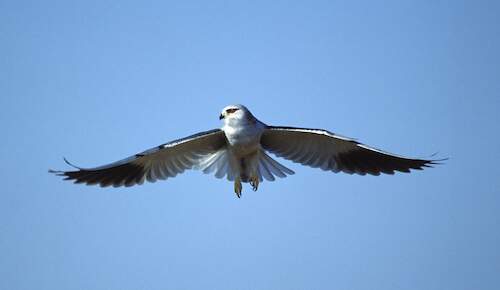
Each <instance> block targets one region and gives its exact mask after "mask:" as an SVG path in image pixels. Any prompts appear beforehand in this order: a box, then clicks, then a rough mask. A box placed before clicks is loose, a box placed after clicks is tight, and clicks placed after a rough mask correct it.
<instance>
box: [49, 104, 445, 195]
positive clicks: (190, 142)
mask: <svg viewBox="0 0 500 290" xmlns="http://www.w3.org/2000/svg"><path fill="white" fill-rule="evenodd" d="M219 119H220V120H222V122H223V125H222V127H221V128H220V129H213V130H209V131H205V132H200V133H197V134H194V135H191V136H188V137H185V138H181V139H178V140H174V141H171V142H168V143H165V144H162V145H159V146H157V147H154V148H152V149H149V150H146V151H143V152H141V153H138V154H135V155H132V156H130V157H128V158H125V159H122V160H119V161H116V162H113V163H110V164H107V165H103V166H99V167H94V168H82V167H78V166H76V165H74V164H72V163H70V162H69V161H68V160H67V159H66V158H64V161H65V162H66V163H67V164H68V165H70V166H72V167H74V168H75V169H76V170H70V171H59V170H49V172H50V173H54V174H56V175H58V176H63V177H64V180H72V181H73V182H74V183H83V184H87V185H100V186H101V187H107V186H113V187H120V186H125V187H129V186H133V185H140V184H143V183H144V182H145V181H148V182H155V181H157V180H164V179H168V178H172V177H175V176H176V175H178V174H180V173H183V172H184V171H186V170H188V169H194V170H201V171H202V172H203V173H205V174H214V175H215V177H217V178H224V177H225V178H226V179H227V180H228V181H232V182H233V183H234V192H235V193H236V197H238V198H240V197H241V194H242V183H249V184H250V185H251V187H252V189H253V191H257V189H258V187H259V184H260V183H261V182H262V181H263V180H267V181H274V180H275V179H276V177H278V178H284V177H286V176H288V175H293V174H294V173H295V172H294V171H293V170H291V169H289V168H287V167H286V166H284V165H282V164H280V163H279V162H278V161H276V160H274V159H273V158H272V157H271V156H269V153H270V154H274V155H275V156H277V157H282V158H284V159H287V160H291V161H293V162H295V163H300V164H302V165H306V166H310V167H313V168H320V169H322V170H325V171H331V172H334V173H338V172H344V173H348V174H359V175H366V174H369V175H380V174H381V173H383V174H394V173H395V172H396V171H399V172H410V170H412V169H413V170H422V169H424V168H426V167H433V165H435V164H441V163H440V161H443V160H445V159H414V158H407V157H403V156H399V155H395V154H392V153H388V152H385V151H382V150H380V149H376V148H374V147H371V146H367V145H365V144H362V143H359V142H358V141H356V140H355V139H351V138H348V137H344V136H341V135H338V134H334V133H332V132H330V131H327V130H323V129H310V128H300V127H287V126H269V125H266V124H265V123H263V122H261V121H259V120H258V119H257V118H256V117H255V116H254V115H253V114H252V113H251V112H250V110H248V109H247V107H245V106H243V105H239V104H238V105H229V106H226V107H225V108H224V109H223V110H222V112H221V114H220V116H219Z"/></svg>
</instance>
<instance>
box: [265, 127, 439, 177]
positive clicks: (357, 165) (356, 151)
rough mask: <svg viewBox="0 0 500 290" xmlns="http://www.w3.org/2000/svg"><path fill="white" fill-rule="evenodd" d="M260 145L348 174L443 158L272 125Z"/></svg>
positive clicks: (406, 166)
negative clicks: (403, 153)
mask: <svg viewBox="0 0 500 290" xmlns="http://www.w3.org/2000/svg"><path fill="white" fill-rule="evenodd" d="M261 145H262V147H263V148H264V149H265V150H267V151H269V152H271V153H274V154H276V155H277V156H279V157H283V158H286V159H289V160H292V161H294V162H298V163H301V164H303V165H308V166H311V167H315V168H321V169H323V170H329V171H333V172H340V171H343V172H346V173H349V174H353V173H357V174H361V175H365V174H367V173H368V174H372V175H379V174H380V173H386V174H394V171H401V172H410V169H417V170H421V169H423V168H424V167H432V166H431V165H432V164H437V163H436V161H441V160H424V159H411V158H405V157H402V156H397V155H394V154H390V153H387V152H384V151H382V150H379V149H376V148H372V147H369V146H367V145H364V144H361V143H358V142H356V141H355V140H353V139H349V138H346V137H342V136H339V135H335V134H333V133H331V132H328V131H325V130H321V129H306V128H294V127H271V126H270V127H268V128H267V130H266V131H265V132H264V133H263V135H262V138H261Z"/></svg>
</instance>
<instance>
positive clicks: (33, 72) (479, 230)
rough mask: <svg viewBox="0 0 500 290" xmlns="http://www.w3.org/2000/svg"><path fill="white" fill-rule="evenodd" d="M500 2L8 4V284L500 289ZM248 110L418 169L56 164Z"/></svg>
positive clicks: (96, 160)
mask: <svg viewBox="0 0 500 290" xmlns="http://www.w3.org/2000/svg"><path fill="white" fill-rule="evenodd" d="M499 8H500V4H499V2H498V1H383V2H375V1H303V2H298V1H199V2H193V1H178V2H170V1H156V2H151V1H137V2H131V1H101V0H100V1H8V0H7V1H6V0H4V1H0V106H1V111H2V113H1V114H0V128H1V135H2V138H1V145H0V146H1V151H0V158H1V159H0V160H1V164H2V166H0V173H1V174H0V175H1V176H2V179H3V180H2V189H1V193H0V254H1V258H0V289H39V290H42V289H51V290H53V289H65V290H68V289H103V290H105V289H122V290H123V289H124V290H127V289H131V290H132V289H151V290H153V289H384V290H390V289H426V290H430V289H436V290H438V289H439V290H443V289H453V290H460V289H500V274H499V273H500V246H499V245H500V230H499V225H500V190H499V188H500V177H499V175H500V174H499V173H500V172H499V169H498V165H497V163H498V162H499V161H500V153H499V148H500V139H499V137H498V133H499V127H500V126H499V124H500V117H499V113H498V111H499V109H500V93H499V92H500V80H499V76H500V57H499V52H500V42H499V41H500V38H499V35H500V23H499V16H498V15H500V9H499ZM231 103H242V104H245V105H246V106H248V107H249V108H250V110H252V112H253V113H254V114H255V116H257V117H258V118H259V119H260V120H262V121H263V122H266V123H267V124H273V125H288V126H300V127H313V128H325V129H328V130H330V131H332V132H336V133H339V134H342V135H345V136H349V137H353V138H357V139H358V140H359V141H361V142H364V143H367V144H370V145H372V146H375V147H378V148H381V149H384V150H387V151H390V152H394V153H397V154H402V155H407V156H411V157H424V158H425V157H429V156H430V155H432V154H433V153H435V152H438V154H437V156H438V157H449V158H450V159H449V161H447V162H446V164H445V165H442V166H438V167H437V168H433V169H429V170H425V171H422V172H414V173H412V174H396V175H394V176H380V177H372V176H356V175H347V174H333V173H329V172H323V171H321V170H318V169H312V168H308V167H302V166H300V165H297V164H294V163H291V162H288V161H285V160H280V162H282V163H283V164H284V165H286V166H288V167H290V168H291V169H293V170H294V171H296V174H295V175H293V176H291V177H288V178H286V179H281V180H278V181H277V182H273V183H270V182H264V183H262V184H261V186H260V188H259V190H258V191H257V192H252V191H251V189H250V187H249V186H248V185H246V186H245V187H244V191H243V197H242V198H241V199H237V198H236V197H235V194H234V193H233V185H232V184H231V183H230V182H228V181H225V180H219V179H216V178H214V177H213V176H208V175H203V174H202V173H200V172H196V171H192V172H187V173H185V174H183V175H181V176H178V177H177V178H175V179H170V180H167V181H164V182H157V183H154V184H145V185H142V186H139V187H132V188H116V189H115V188H100V187H89V186H82V185H74V184H72V183H70V182H64V181H62V180H61V179H60V178H58V177H56V176H53V175H50V174H48V173H47V169H49V168H53V169H69V167H68V166H66V164H64V162H63V160H62V157H63V156H65V157H67V158H68V159H69V160H71V161H72V162H74V163H76V164H78V165H80V166H83V167H92V166H97V165H101V164H105V163H109V162H112V161H116V160H118V159H121V158H124V157H127V156H129V155H131V154H135V153H137V152H140V151H143V150H145V149H148V148H150V147H153V146H156V145H159V144H161V143H164V142H167V141H169V140H173V139H177V138H180V137H184V136H187V135H190V134H192V133H196V132H198V131H203V130H209V129H213V128H218V127H220V126H221V123H220V122H219V120H218V116H219V114H220V110H221V109H222V108H223V107H224V106H226V105H228V104H231Z"/></svg>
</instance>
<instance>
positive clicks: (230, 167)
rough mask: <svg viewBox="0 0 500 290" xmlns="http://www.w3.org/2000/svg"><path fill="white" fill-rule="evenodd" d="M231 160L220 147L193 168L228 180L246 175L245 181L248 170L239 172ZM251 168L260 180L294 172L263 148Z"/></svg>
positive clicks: (284, 175)
mask: <svg viewBox="0 0 500 290" xmlns="http://www.w3.org/2000/svg"><path fill="white" fill-rule="evenodd" d="M231 161H232V160H231V157H230V153H229V152H228V150H226V149H222V150H219V151H217V152H215V153H213V154H210V155H207V156H205V157H204V158H202V159H201V160H200V162H199V164H198V165H196V166H195V167H194V169H199V170H202V171H203V173H205V174H210V173H213V174H214V175H215V177H217V178H224V177H227V179H228V180H230V181H234V180H235V178H236V177H238V176H239V177H241V176H242V175H245V176H247V177H246V178H244V182H247V180H246V179H248V176H250V172H240V168H238V165H237V163H234V162H231ZM253 168H255V169H256V170H257V172H258V175H259V179H260V181H263V180H264V179H266V180H268V181H273V180H275V176H277V177H280V178H283V177H286V176H287V175H292V174H295V172H293V171H292V170H291V169H288V168H287V167H285V166H283V165H281V164H280V163H278V162H277V161H276V160H274V159H272V158H271V157H270V156H269V155H267V153H266V152H265V151H264V150H261V151H260V153H259V159H258V162H257V164H255V167H253Z"/></svg>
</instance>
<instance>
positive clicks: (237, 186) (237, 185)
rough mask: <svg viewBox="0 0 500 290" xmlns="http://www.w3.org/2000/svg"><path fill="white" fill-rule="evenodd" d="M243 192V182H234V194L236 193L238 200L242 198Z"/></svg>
mask: <svg viewBox="0 0 500 290" xmlns="http://www.w3.org/2000/svg"><path fill="white" fill-rule="evenodd" d="M241 190H242V186H241V181H240V179H239V178H237V179H236V180H235V181H234V193H236V197H237V198H240V197H241Z"/></svg>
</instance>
